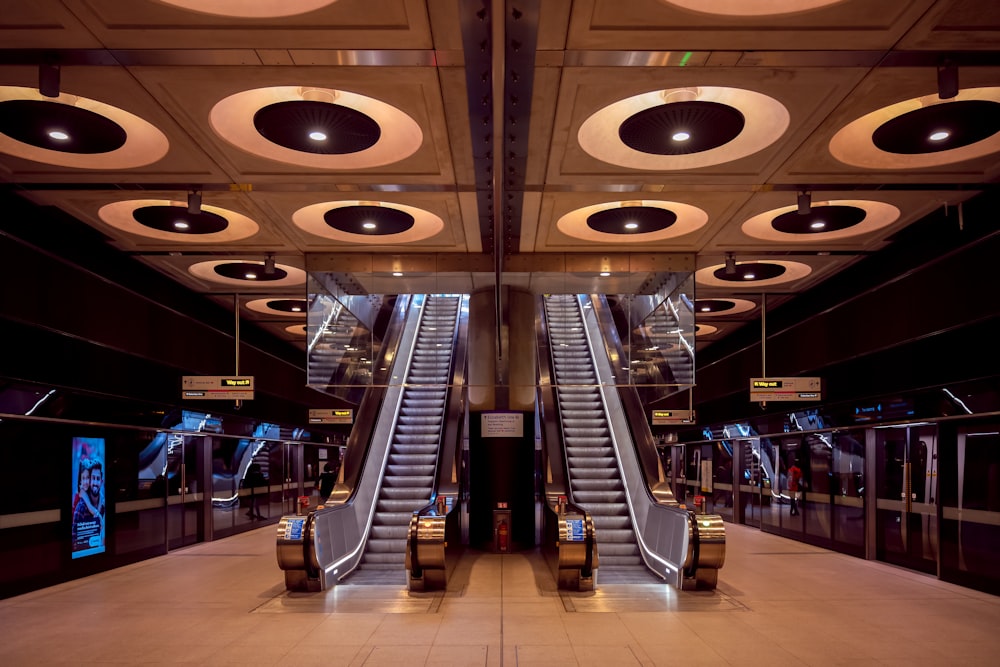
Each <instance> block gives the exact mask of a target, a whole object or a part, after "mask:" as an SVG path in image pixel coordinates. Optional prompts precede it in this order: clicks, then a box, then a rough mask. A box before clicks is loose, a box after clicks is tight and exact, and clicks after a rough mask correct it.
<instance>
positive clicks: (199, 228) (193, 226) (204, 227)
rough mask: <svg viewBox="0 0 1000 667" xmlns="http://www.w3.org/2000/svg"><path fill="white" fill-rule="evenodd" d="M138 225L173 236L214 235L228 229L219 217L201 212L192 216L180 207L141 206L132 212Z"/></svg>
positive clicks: (224, 220)
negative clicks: (173, 234) (172, 233)
mask: <svg viewBox="0 0 1000 667" xmlns="http://www.w3.org/2000/svg"><path fill="white" fill-rule="evenodd" d="M132 217H133V218H135V220H136V222H138V223H139V224H140V225H144V226H146V227H150V228H152V229H158V230H160V231H161V232H174V233H175V234H215V233H216V232H221V231H222V230H224V229H226V228H227V227H229V221H228V220H226V219H225V218H224V217H222V216H221V215H218V214H215V213H209V212H207V211H202V212H200V213H196V214H194V215H192V214H191V213H188V210H187V209H186V208H181V207H180V206H143V207H142V208H137V209H135V210H134V211H132Z"/></svg>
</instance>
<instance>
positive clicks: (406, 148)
mask: <svg viewBox="0 0 1000 667" xmlns="http://www.w3.org/2000/svg"><path fill="white" fill-rule="evenodd" d="M295 101H306V102H309V101H328V102H331V103H334V104H338V105H340V106H343V107H347V108H349V109H354V110H355V111H358V112H360V113H363V114H365V115H366V116H368V117H369V118H371V119H372V120H374V121H375V122H376V123H378V126H379V128H380V129H381V131H382V133H381V136H380V137H379V139H378V141H376V142H375V144H374V145H373V146H371V147H369V148H366V149H365V150H362V151H357V152H356V153H344V154H320V153H309V152H307V151H297V150H294V149H291V148H285V147H284V146H280V145H278V144H276V143H274V142H272V141H270V140H268V139H267V138H265V137H264V136H263V135H262V134H261V133H260V132H258V131H257V128H256V127H255V126H254V122H253V119H254V114H255V113H257V111H258V110H260V109H262V108H264V107H266V106H270V105H272V104H277V103H279V102H295ZM209 122H210V123H211V125H212V129H213V130H215V132H216V134H218V135H219V136H220V137H222V138H223V139H225V140H226V141H228V142H229V143H231V144H232V145H234V146H236V147H237V148H239V149H241V150H244V151H246V152H247V153H252V154H254V155H258V156H260V157H264V158H268V159H270V160H275V161H277V162H284V163H286V164H294V165H298V166H301V167H314V168H316V169H367V168H370V167H381V166H383V165H387V164H392V163H394V162H399V161H400V160H403V159H405V158H407V157H409V156H411V155H413V154H414V153H416V152H417V149H419V148H420V145H421V144H422V143H423V140H424V134H423V132H422V131H421V129H420V126H419V125H418V124H417V122H416V121H415V120H413V119H412V118H410V117H409V116H408V115H407V114H405V113H404V112H402V111H400V110H399V109H397V108H396V107H394V106H392V105H390V104H386V103H385V102H381V101H379V100H376V99H375V98H373V97H368V96H366V95H359V94H358V93H352V92H348V91H346V90H334V89H332V88H313V87H308V86H273V87H269V88H254V89H252V90H245V91H243V92H240V93H235V94H233V95H230V96H229V97H226V98H224V99H223V100H221V101H219V102H218V103H216V105H215V106H214V107H212V111H211V112H210V113H209Z"/></svg>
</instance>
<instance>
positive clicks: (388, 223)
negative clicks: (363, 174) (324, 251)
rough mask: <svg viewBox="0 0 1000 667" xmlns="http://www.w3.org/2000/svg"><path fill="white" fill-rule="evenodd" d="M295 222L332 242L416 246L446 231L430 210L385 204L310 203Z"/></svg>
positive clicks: (297, 213) (299, 212)
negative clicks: (417, 242) (443, 230)
mask: <svg viewBox="0 0 1000 667" xmlns="http://www.w3.org/2000/svg"><path fill="white" fill-rule="evenodd" d="M292 222H293V223H295V225H296V226H297V227H299V228H300V229H302V230H304V231H306V232H309V233H310V234H314V235H316V236H321V237H324V238H326V239H330V240H332V241H338V242H346V243H367V244H371V243H379V244H389V243H391V244H394V245H395V244H402V243H413V242H415V241H422V240H424V239H427V238H430V237H433V236H435V235H436V234H438V233H440V232H441V230H442V229H444V220H442V219H441V218H440V217H438V216H436V215H434V214H433V213H431V212H429V211H425V210H423V209H419V208H416V207H413V206H406V205H404V204H396V203H394V202H385V201H358V200H344V201H333V202H330V201H328V202H321V203H318V204H310V205H309V206H305V207H303V208H300V209H299V210H298V211H295V212H294V213H293V214H292Z"/></svg>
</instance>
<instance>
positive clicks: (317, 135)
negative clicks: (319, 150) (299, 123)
mask: <svg viewBox="0 0 1000 667" xmlns="http://www.w3.org/2000/svg"><path fill="white" fill-rule="evenodd" d="M309 138H310V139H312V140H313V141H326V132H320V131H319V130H313V131H312V132H310V133H309Z"/></svg>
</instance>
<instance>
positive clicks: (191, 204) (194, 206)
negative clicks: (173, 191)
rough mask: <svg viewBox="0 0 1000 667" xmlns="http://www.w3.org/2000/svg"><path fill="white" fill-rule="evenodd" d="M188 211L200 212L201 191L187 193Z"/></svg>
mask: <svg viewBox="0 0 1000 667" xmlns="http://www.w3.org/2000/svg"><path fill="white" fill-rule="evenodd" d="M188 213H189V214H190V215H198V214H199V213H201V193H200V192H198V191H197V190H195V191H192V192H189V193H188Z"/></svg>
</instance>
